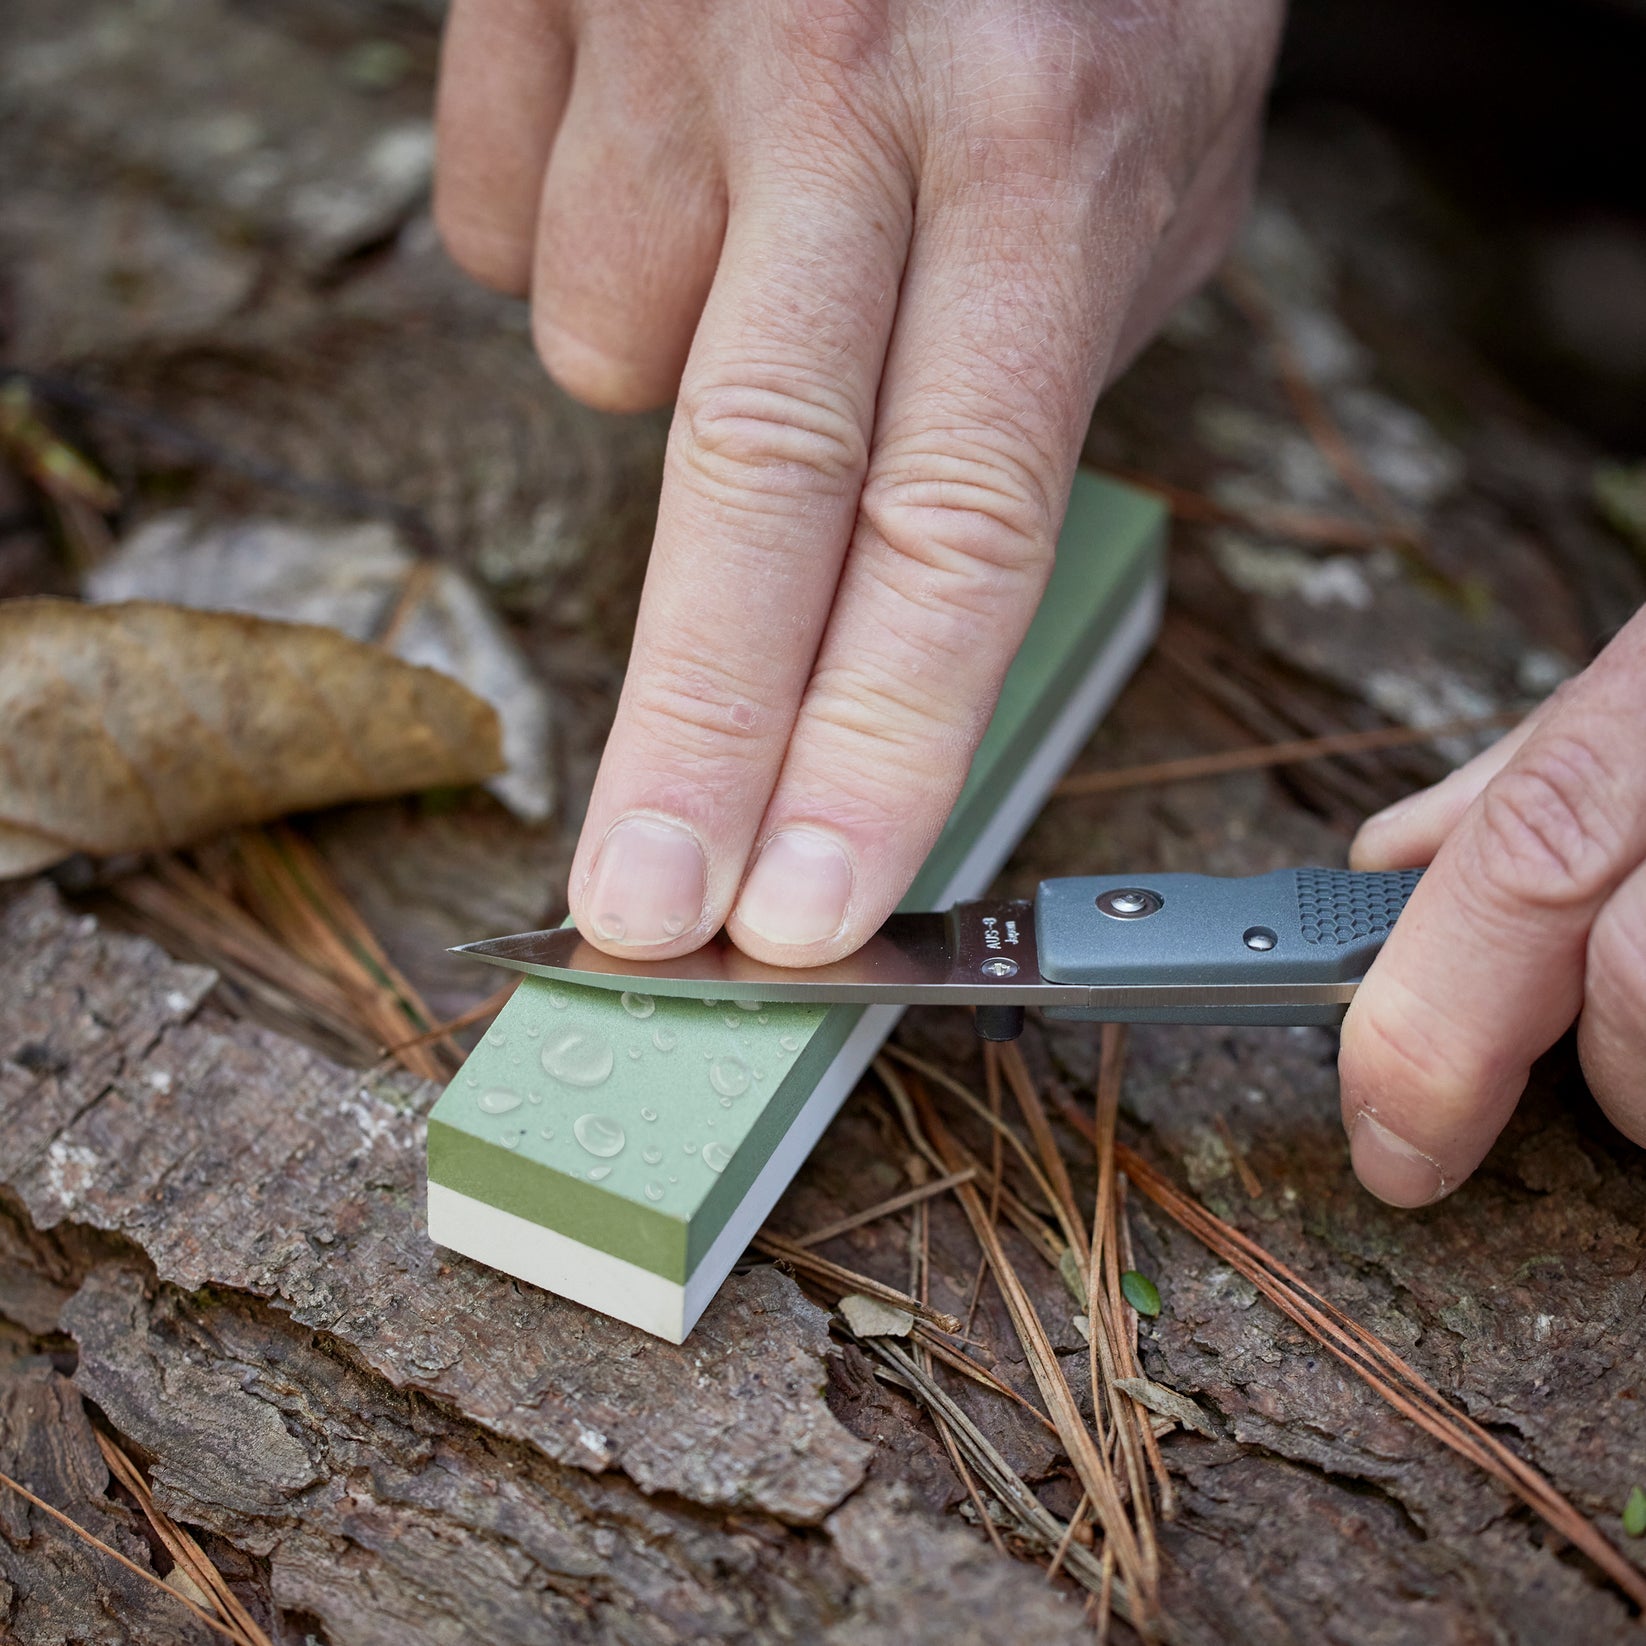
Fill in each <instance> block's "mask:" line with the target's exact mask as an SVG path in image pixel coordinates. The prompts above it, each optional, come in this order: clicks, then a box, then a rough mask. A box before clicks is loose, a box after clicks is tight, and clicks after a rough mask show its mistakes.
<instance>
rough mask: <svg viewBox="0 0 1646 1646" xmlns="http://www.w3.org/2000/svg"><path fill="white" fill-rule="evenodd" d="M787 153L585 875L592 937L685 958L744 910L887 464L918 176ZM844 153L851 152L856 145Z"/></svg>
mask: <svg viewBox="0 0 1646 1646" xmlns="http://www.w3.org/2000/svg"><path fill="white" fill-rule="evenodd" d="M813 147H814V149H815V145H814V146H813ZM768 158H769V160H770V162H771V164H770V165H768V166H765V167H763V169H762V170H761V171H760V172H759V174H758V175H755V176H753V177H750V178H748V179H744V180H740V179H738V178H737V177H735V176H734V177H733V178H732V179H731V185H732V205H731V212H730V219H729V222H728V227H727V236H726V246H725V250H724V252H723V254H722V258H721V272H720V273H719V274H718V275H717V276H716V279H715V283H714V286H713V288H712V289H711V292H710V296H709V301H708V305H707V307H706V308H705V311H704V315H703V320H702V323H701V324H700V326H699V328H698V335H697V338H696V340H695V342H694V344H693V347H692V353H691V356H690V359H689V361H688V364H687V370H686V375H685V378H684V380H683V382H682V385H681V394H680V400H679V403H678V405H677V407H676V410H675V417H674V424H673V428H672V431H671V435H670V441H669V451H668V456H667V459H666V463H665V472H664V482H663V494H662V498H661V502H660V505H659V512H658V525H657V538H656V543H655V546H654V548H653V551H652V560H651V565H650V567H649V569H648V571H647V574H646V588H645V593H644V596H643V598H642V601H641V608H640V615H639V619H638V622H637V626H636V631H635V643H634V650H633V653H632V655H631V658H630V663H629V670H628V675H627V677H626V679H625V682H624V688H623V696H622V700H621V702H620V704H619V707H618V713H617V719H616V723H615V724H614V726H613V728H612V733H611V737H610V738H609V740H608V742H607V745H606V753H605V756H604V758H603V760H602V761H601V766H600V773H599V777H598V779H597V781H596V784H595V791H594V795H593V797H592V799H591V802H590V807H589V814H588V818H587V820H586V821H585V823H584V828H583V836H582V839H581V841H580V842H579V846H578V853H577V857H576V859H575V861H574V863H573V866H572V899H571V901H572V911H573V914H574V915H575V917H576V919H577V923H578V925H579V927H580V928H581V929H582V931H583V932H584V934H585V935H586V936H587V937H589V939H590V940H591V941H593V942H595V943H598V944H600V945H601V946H602V947H605V948H608V949H611V950H612V951H613V952H617V953H625V954H626V953H633V952H635V951H637V950H639V951H643V952H646V953H651V954H665V953H669V954H672V953H683V952H685V951H686V950H688V949H691V948H694V947H696V946H697V945H698V944H699V943H701V942H702V941H703V940H704V939H705V938H706V937H708V936H709V935H710V934H711V933H712V932H714V931H715V930H716V929H717V928H718V927H719V926H720V924H721V923H722V921H723V920H724V918H725V914H726V910H727V909H728V908H729V907H730V904H731V900H732V896H733V894H734V893H735V891H736V889H737V885H738V882H739V880H740V879H741V877H742V873H743V867H744V863H745V862H746V860H747V857H748V851H749V846H750V844H751V842H752V841H753V838H754V832H755V828H756V826H757V825H758V823H759V821H760V816H761V812H762V811H763V809H764V807H765V804H766V801H767V799H768V797H769V796H770V794H771V790H772V784H773V782H774V780H775V778H776V775H777V771H778V767H779V765H780V764H781V761H782V757H783V749H784V747H785V745H786V744H787V742H788V739H789V733H790V729H791V727H792V725H793V722H794V715H795V710H796V708H797V706H798V704H799V701H800V694H801V691H802V689H803V688H804V685H805V682H806V677H807V675H808V674H809V672H810V670H811V665H812V659H813V657H814V656H815V655H816V650H817V642H818V637H819V635H820V634H821V632H822V628H823V624H824V621H825V620H826V618H827V614H828V610H829V605H830V602H831V600H832V598H833V595H834V588H835V583H836V581H837V579H838V577H839V569H840V561H841V558H842V555H843V553H844V549H845V544H846V541H847V538H848V537H849V535H850V532H851V524H852V519H853V516H854V513H855V511H856V507H857V498H858V493H859V491H860V489H861V486H862V479H863V470H864V465H865V463H866V461H867V451H868V439H869V432H870V428H871V426H872V421H873V408H874V399H875V386H876V384H877V382H878V381H879V377H880V369H881V364H882V361H883V359H884V354H885V347H886V339H887V337H888V336H889V335H890V330H891V317H892V312H893V308H894V306H895V303H896V296H897V283H898V275H899V272H900V270H901V267H902V263H903V257H904V253H905V250H906V247H907V236H908V224H909V218H910V214H911V211H912V207H911V204H910V200H909V194H908V189H907V184H906V183H904V182H902V181H901V179H899V178H897V177H894V176H891V175H889V174H883V173H881V172H878V171H876V170H875V169H874V168H873V167H872V166H869V165H866V164H858V165H857V168H856V169H854V170H852V171H851V172H850V174H849V175H835V176H820V175H819V172H818V168H817V165H816V164H815V163H814V160H813V158H812V156H811V155H808V154H805V153H801V154H793V153H791V154H787V155H784V154H781V153H778V152H769V155H768ZM829 163H830V164H846V163H848V162H847V160H846V157H844V156H842V155H841V154H840V152H839V151H838V150H836V151H833V153H831V155H830V157H829ZM778 168H782V169H784V170H785V171H786V172H787V173H788V176H787V177H785V179H784V180H783V181H782V182H777V181H775V180H773V179H774V178H775V174H776V171H777V169H778ZM796 178H798V179H801V180H804V186H802V187H800V188H796V186H795V182H794V181H793V180H794V179H796Z"/></svg>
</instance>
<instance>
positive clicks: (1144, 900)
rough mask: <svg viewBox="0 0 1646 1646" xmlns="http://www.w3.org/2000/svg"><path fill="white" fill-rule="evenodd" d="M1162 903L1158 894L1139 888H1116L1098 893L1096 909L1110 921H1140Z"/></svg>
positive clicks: (1162, 900)
mask: <svg viewBox="0 0 1646 1646" xmlns="http://www.w3.org/2000/svg"><path fill="white" fill-rule="evenodd" d="M1164 901H1165V900H1164V899H1163V898H1162V897H1161V895H1160V893H1159V892H1150V891H1145V890H1144V889H1143V888H1142V887H1141V886H1118V887H1116V888H1115V889H1114V890H1112V891H1107V892H1100V893H1099V894H1098V898H1097V907H1098V910H1099V912H1100V913H1102V914H1106V915H1107V916H1108V917H1109V918H1110V919H1111V920H1141V919H1143V917H1144V916H1145V915H1151V914H1153V913H1155V911H1156V910H1157V909H1159V908H1161V907H1162V905H1163V903H1164Z"/></svg>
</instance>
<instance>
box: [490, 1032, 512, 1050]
mask: <svg viewBox="0 0 1646 1646" xmlns="http://www.w3.org/2000/svg"><path fill="white" fill-rule="evenodd" d="M508 1038H509V1037H508V1036H507V1035H506V1034H504V1033H503V1031H502V1030H501V1029H487V1030H486V1044H487V1045H488V1046H501V1045H502V1044H503V1043H504V1041H506V1040H507V1039H508Z"/></svg>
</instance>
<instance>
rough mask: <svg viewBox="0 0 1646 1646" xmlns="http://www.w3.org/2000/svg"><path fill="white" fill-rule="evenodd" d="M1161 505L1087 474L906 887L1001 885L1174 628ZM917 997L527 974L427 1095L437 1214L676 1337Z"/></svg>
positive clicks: (521, 1271) (495, 1251)
mask: <svg viewBox="0 0 1646 1646" xmlns="http://www.w3.org/2000/svg"><path fill="white" fill-rule="evenodd" d="M1163 542H1164V515H1163V511H1162V509H1161V507H1160V505H1159V504H1158V503H1157V502H1156V501H1155V500H1154V499H1152V498H1149V497H1147V496H1145V495H1143V494H1142V493H1139V492H1136V491H1133V490H1131V489H1129V488H1127V487H1124V486H1120V485H1116V484H1113V483H1111V482H1107V481H1103V480H1099V479H1097V478H1095V477H1094V476H1091V475H1086V474H1082V475H1080V476H1079V477H1078V478H1077V479H1076V481H1075V485H1074V492H1073V496H1072V498H1071V500H1070V506H1069V513H1068V518H1067V521H1066V523H1065V525H1064V528H1063V535H1062V537H1061V539H1060V540H1059V543H1058V550H1057V566H1056V570H1055V571H1054V573H1053V575H1052V579H1051V583H1050V585H1049V587H1048V588H1047V591H1046V594H1045V597H1044V599H1043V600H1042V601H1041V605H1040V610H1039V612H1038V614H1037V615H1036V617H1035V620H1034V624H1033V627H1032V628H1031V629H1030V630H1029V634H1028V638H1027V639H1026V640H1025V642H1024V644H1023V647H1022V650H1021V651H1020V653H1019V655H1018V658H1017V661H1016V662H1015V663H1014V664H1013V666H1012V669H1011V672H1010V673H1009V675H1008V676H1007V679H1006V684H1005V688H1004V690H1003V691H1002V693H1001V697H1000V702H999V704H998V706H997V707H996V709H995V714H994V718H993V720H992V721H991V722H990V724H989V729H988V732H987V734H986V735H985V737H984V739H983V743H982V746H981V747H980V748H979V750H978V753H977V758H976V759H975V760H974V761H973V763H972V769H971V773H970V775H969V777H968V779H967V782H966V786H965V789H964V790H963V791H962V793H961V796H960V799H959V801H958V802H957V803H956V805H955V809H954V812H953V814H952V815H951V816H950V818H949V822H948V825H947V827H946V828H945V829H944V831H943V833H942V835H941V836H940V837H939V839H938V842H937V844H936V845H935V846H934V847H933V848H932V853H931V856H930V857H929V858H928V859H927V860H926V863H925V866H924V867H923V868H922V870H921V872H920V875H919V877H918V878H917V879H916V880H915V883H914V885H913V886H912V887H911V888H910V891H909V895H908V898H907V899H906V905H907V907H909V908H944V907H946V906H947V905H948V904H950V903H952V902H954V901H955V900H956V899H959V898H970V897H977V896H980V895H981V894H982V893H983V892H984V891H986V890H987V888H988V886H989V884H990V882H991V881H992V880H993V879H994V877H995V875H996V874H997V873H998V872H999V870H1000V868H1001V866H1002V865H1003V864H1004V862H1005V861H1006V858H1007V857H1008V855H1009V854H1010V853H1011V851H1012V848H1013V847H1014V846H1015V845H1016V843H1017V841H1018V839H1019V838H1020V837H1021V836H1022V834H1023V832H1024V831H1025V830H1026V829H1027V828H1028V826H1029V824H1030V823H1031V822H1032V821H1033V820H1034V817H1035V814H1036V813H1037V812H1038V811H1039V809H1040V807H1041V805H1042V803H1043V802H1044V800H1045V798H1046V796H1047V794H1048V793H1049V791H1050V790H1051V788H1052V785H1053V784H1054V783H1056V782H1057V780H1058V777H1059V776H1060V775H1061V773H1062V772H1063V770H1064V768H1065V766H1066V765H1067V764H1068V762H1069V761H1070V759H1072V758H1073V756H1074V755H1075V754H1076V753H1077V752H1078V751H1079V750H1080V748H1081V747H1082V746H1083V745H1084V744H1085V742H1086V740H1087V739H1088V738H1089V737H1090V735H1091V732H1092V729H1093V727H1094V726H1095V725H1096V723H1097V722H1098V720H1099V719H1100V718H1101V717H1102V715H1103V713H1104V711H1105V710H1106V709H1107V708H1108V706H1109V704H1110V703H1111V702H1112V701H1113V699H1114V697H1115V695H1116V694H1117V693H1118V692H1119V690H1120V688H1121V686H1122V685H1124V683H1125V681H1126V679H1127V677H1128V676H1129V675H1130V674H1131V672H1132V670H1133V668H1134V667H1135V666H1136V664H1137V662H1138V661H1139V659H1140V658H1141V657H1142V655H1143V653H1144V652H1145V651H1146V650H1147V648H1148V646H1149V643H1150V641H1151V640H1152V639H1153V637H1154V634H1155V631H1156V629H1157V628H1158V626H1159V621H1160V610H1161V604H1162V599H1163V590H1164V581H1165V578H1164V556H1163ZM899 1015H900V1008H897V1007H892V1006H876V1007H858V1006H829V1007H817V1006H762V1007H759V1008H758V1009H743V1008H740V1007H738V1006H734V1005H732V1004H731V1003H729V1002H720V1003H718V1004H717V1003H713V1002H705V1001H695V1000H666V999H661V998H659V999H655V1000H654V999H652V998H651V997H649V996H645V995H638V994H626V995H621V996H619V995H617V994H614V993H612V992H610V991H608V990H603V989H584V988H577V987H574V986H570V985H564V984H558V983H549V982H547V981H545V980H543V979H539V978H532V977H527V978H524V979H522V981H521V983H520V986H519V988H518V989H517V990H516V991H515V993H514V995H513V997H512V998H511V999H510V1000H509V1003H508V1004H507V1005H506V1006H505V1007H504V1008H503V1010H502V1011H501V1012H500V1013H499V1014H498V1016H497V1019H496V1021H495V1022H494V1023H493V1025H492V1026H491V1028H490V1029H489V1030H488V1031H487V1032H486V1034H485V1036H484V1038H483V1039H482V1040H481V1042H480V1044H479V1045H478V1046H477V1047H476V1048H475V1050H474V1051H473V1053H472V1054H471V1055H470V1057H469V1059H468V1061H467V1062H466V1063H465V1064H464V1065H463V1067H462V1069H461V1070H460V1071H459V1072H458V1074H457V1076H456V1078H455V1079H454V1080H453V1081H452V1083H451V1084H450V1085H449V1086H448V1087H447V1088H446V1090H445V1092H444V1093H443V1095H442V1096H441V1098H440V1100H439V1102H437V1103H436V1104H435V1106H434V1109H433V1111H432V1112H431V1114H430V1116H429V1235H430V1237H431V1239H433V1240H434V1241H435V1242H437V1243H438V1244H439V1245H442V1246H447V1247H450V1248H451V1249H452V1250H454V1251H458V1252H462V1253H464V1254H466V1255H467V1256H469V1257H472V1258H476V1259H478V1260H479V1261H480V1262H482V1263H487V1264H490V1265H491V1266H492V1267H493V1268H497V1269H502V1270H504V1271H505V1272H506V1273H508V1274H512V1275H515V1276H517V1277H518V1278H519V1279H521V1280H525V1281H529V1282H531V1284H533V1285H535V1286H542V1287H545V1288H547V1289H548V1290H549V1291H552V1292H558V1293H559V1294H560V1295H561V1296H563V1297H569V1298H573V1299H575V1300H576V1301H577V1302H579V1303H584V1304H587V1305H588V1306H589V1307H590V1308H592V1309H599V1310H601V1311H602V1312H604V1313H605V1314H608V1315H615V1316H616V1317H617V1318H618V1319H620V1320H626V1321H628V1322H629V1323H630V1324H631V1325H635V1326H638V1327H640V1328H642V1330H644V1331H648V1332H651V1333H653V1334H655V1335H656V1336H658V1337H663V1338H667V1339H668V1340H669V1341H670V1342H672V1343H679V1342H682V1341H683V1340H684V1339H685V1336H686V1334H687V1333H688V1332H689V1331H690V1330H691V1329H692V1326H693V1325H694V1324H695V1323H696V1321H697V1317H698V1316H699V1315H700V1314H701V1313H702V1312H703V1310H704V1309H705V1308H706V1307H707V1306H708V1303H709V1301H710V1299H711V1298H712V1297H713V1296H714V1294H715V1292H716V1291H717V1290H718V1289H719V1286H720V1283H721V1281H722V1280H724V1279H725V1277H726V1275H727V1274H728V1272H729V1271H730V1270H731V1267H732V1265H733V1264H734V1263H735V1262H737V1260H738V1259H739V1258H740V1257H741V1256H742V1255H743V1252H744V1250H745V1248H746V1247H747V1246H748V1243H749V1241H750V1239H751V1237H752V1236H753V1235H754V1234H755V1232H756V1231H757V1230H758V1229H759V1228H760V1226H761V1224H762V1223H763V1222H764V1221H765V1219H766V1215H767V1213H769V1212H770V1211H771V1209H772V1207H773V1205H775V1204H776V1202H777V1199H778V1197H779V1196H780V1195H781V1194H782V1193H783V1191H784V1189H786V1188H787V1187H788V1185H789V1182H790V1180H791V1179H792V1178H793V1177H794V1175H795V1173H796V1172H797V1171H799V1169H800V1167H801V1165H802V1163H803V1162H804V1161H805V1159H806V1156H807V1155H808V1154H809V1153H810V1151H811V1149H812V1147H813V1145H814V1144H816V1142H817V1140H818V1139H819V1138H820V1137H821V1136H822V1134H823V1130H824V1128H825V1127H826V1126H827V1125H828V1123H829V1121H830V1120H831V1119H833V1117H834V1115H835V1112H836V1111H837V1110H838V1109H839V1108H840V1106H841V1104H842V1103H843V1102H844V1101H845V1099H846V1097H847V1095H848V1094H849V1093H850V1092H851V1090H852V1088H853V1087H854V1086H855V1085H856V1083H857V1081H858V1079H859V1077H860V1076H861V1075H862V1073H863V1071H864V1069H866V1068H867V1067H868V1064H869V1061H870V1060H871V1059H872V1058H873V1056H874V1055H875V1052H876V1051H877V1050H878V1049H879V1047H880V1044H881V1042H882V1041H883V1040H884V1039H885V1038H886V1036H887V1035H888V1034H889V1033H890V1032H891V1029H892V1027H893V1025H894V1024H895V1023H896V1022H897V1019H898V1016H899Z"/></svg>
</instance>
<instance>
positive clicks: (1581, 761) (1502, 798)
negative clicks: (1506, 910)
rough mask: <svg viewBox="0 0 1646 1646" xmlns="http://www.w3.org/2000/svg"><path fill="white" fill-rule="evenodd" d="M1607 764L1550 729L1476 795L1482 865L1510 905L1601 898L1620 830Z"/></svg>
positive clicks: (1575, 739)
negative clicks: (1610, 803)
mask: <svg viewBox="0 0 1646 1646" xmlns="http://www.w3.org/2000/svg"><path fill="white" fill-rule="evenodd" d="M1609 785H1610V774H1609V771H1608V768H1607V763H1606V761H1605V760H1604V759H1603V758H1602V757H1601V755H1600V754H1599V752H1598V751H1597V750H1596V749H1595V748H1594V747H1593V746H1592V745H1591V744H1589V743H1587V742H1586V741H1585V740H1584V739H1583V738H1582V737H1580V736H1577V735H1574V734H1572V733H1569V732H1551V733H1550V734H1547V735H1545V736H1543V737H1540V738H1536V739H1534V740H1533V741H1532V742H1531V743H1529V744H1527V746H1526V748H1525V749H1524V750H1523V751H1522V752H1521V754H1520V756H1519V757H1518V758H1517V759H1516V760H1514V761H1513V762H1512V763H1511V764H1510V765H1509V766H1508V767H1506V768H1505V769H1504V770H1503V771H1502V772H1500V773H1499V774H1498V775H1497V776H1496V777H1495V778H1493V779H1492V781H1491V782H1490V783H1489V784H1487V786H1486V788H1485V790H1484V792H1483V793H1482V795H1481V801H1480V804H1481V812H1480V821H1481V842H1480V867H1481V871H1482V873H1483V875H1484V877H1485V879H1486V882H1487V885H1488V887H1489V888H1490V889H1491V890H1492V891H1493V892H1495V893H1496V894H1497V895H1498V896H1499V897H1500V898H1501V899H1502V900H1503V901H1505V902H1507V903H1510V904H1529V905H1531V906H1533V907H1550V908H1567V907H1571V906H1574V905H1582V904H1587V903H1592V902H1594V901H1595V900H1596V899H1598V898H1600V897H1602V896H1604V894H1605V892H1606V890H1607V889H1608V887H1609V885H1610V883H1611V881H1612V879H1613V877H1614V875H1615V874H1616V872H1617V869H1618V866H1619V865H1618V858H1619V855H1620V853H1621V850H1622V846H1623V840H1622V835H1621V831H1620V830H1619V828H1618V827H1617V825H1616V823H1615V821H1614V820H1613V819H1612V818H1611V817H1609V816H1608V812H1607V806H1606V801H1605V795H1606V792H1607V790H1608V788H1609Z"/></svg>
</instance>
